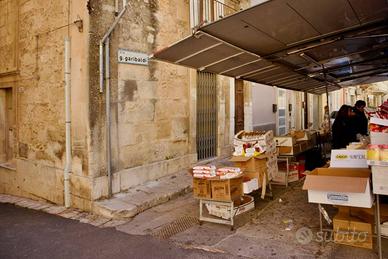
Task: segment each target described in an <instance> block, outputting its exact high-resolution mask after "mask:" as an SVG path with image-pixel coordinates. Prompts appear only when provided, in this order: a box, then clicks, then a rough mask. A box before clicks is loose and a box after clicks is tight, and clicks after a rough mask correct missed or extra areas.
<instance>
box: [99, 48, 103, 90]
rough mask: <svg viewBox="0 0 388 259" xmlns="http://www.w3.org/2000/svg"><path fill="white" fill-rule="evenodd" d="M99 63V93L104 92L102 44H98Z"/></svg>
mask: <svg viewBox="0 0 388 259" xmlns="http://www.w3.org/2000/svg"><path fill="white" fill-rule="evenodd" d="M99 63H100V93H103V92H104V42H103V41H101V42H100V55H99Z"/></svg>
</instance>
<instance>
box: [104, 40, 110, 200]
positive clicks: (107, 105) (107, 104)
mask: <svg viewBox="0 0 388 259" xmlns="http://www.w3.org/2000/svg"><path fill="white" fill-rule="evenodd" d="M109 61H110V59H109V37H108V38H107V39H106V41H105V89H106V92H105V113H106V122H105V123H106V159H107V171H108V179H109V181H108V195H109V197H110V196H111V195H112V172H111V138H110V128H111V121H110V69H109Z"/></svg>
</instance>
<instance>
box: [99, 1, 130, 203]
mask: <svg viewBox="0 0 388 259" xmlns="http://www.w3.org/2000/svg"><path fill="white" fill-rule="evenodd" d="M123 3H124V2H123ZM127 6H128V4H127V3H125V5H124V7H123V9H122V10H121V12H120V13H119V15H118V16H117V17H116V19H115V21H114V22H113V24H112V25H111V27H110V28H109V29H108V31H107V32H106V33H105V35H104V37H102V39H101V41H100V46H99V55H100V56H99V62H100V64H99V65H100V93H102V92H103V91H104V56H103V55H104V45H105V80H106V81H105V83H106V96H105V97H106V99H105V104H106V105H105V112H106V122H105V127H106V130H105V131H106V160H107V161H106V167H107V174H108V196H109V197H111V196H112V172H111V137H110V129H111V121H110V86H109V85H110V82H109V81H110V80H109V79H110V71H109V64H110V56H109V37H110V35H111V33H112V31H113V30H114V28H115V27H116V26H117V24H118V23H119V21H120V19H121V17H122V16H123V15H124V13H125V11H126V10H127Z"/></svg>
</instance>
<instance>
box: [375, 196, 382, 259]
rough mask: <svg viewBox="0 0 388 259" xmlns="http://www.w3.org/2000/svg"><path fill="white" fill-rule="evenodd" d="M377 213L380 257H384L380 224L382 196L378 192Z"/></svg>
mask: <svg viewBox="0 0 388 259" xmlns="http://www.w3.org/2000/svg"><path fill="white" fill-rule="evenodd" d="M376 210H377V211H376V213H377V222H376V223H377V249H378V253H379V258H380V259H382V258H383V252H382V250H381V224H380V222H381V221H380V196H379V195H378V194H376Z"/></svg>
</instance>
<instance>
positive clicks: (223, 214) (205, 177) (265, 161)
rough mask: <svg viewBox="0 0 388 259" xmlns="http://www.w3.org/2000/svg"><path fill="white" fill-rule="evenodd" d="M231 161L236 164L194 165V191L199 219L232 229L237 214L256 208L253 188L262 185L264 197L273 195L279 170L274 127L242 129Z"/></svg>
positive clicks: (262, 195)
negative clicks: (231, 165)
mask: <svg viewBox="0 0 388 259" xmlns="http://www.w3.org/2000/svg"><path fill="white" fill-rule="evenodd" d="M230 162H232V163H233V164H234V167H220V168H216V167H215V166H214V165H206V166H195V167H193V170H192V176H193V193H194V197H195V198H197V199H198V200H199V212H200V213H199V220H200V222H202V221H207V222H213V223H219V224H226V225H230V226H231V228H232V229H233V226H234V218H235V216H237V215H240V214H242V213H244V212H247V211H249V210H251V209H254V196H253V195H252V193H253V192H255V191H257V190H259V189H261V195H260V197H261V198H262V199H264V197H265V196H266V195H267V196H269V197H271V198H272V190H271V183H270V180H271V179H272V177H273V176H274V175H276V174H277V156H276V146H275V143H274V139H273V133H272V131H267V132H245V131H241V132H239V133H238V134H237V135H236V136H235V139H234V153H233V157H232V158H231V159H230ZM256 193H257V192H256ZM248 194H249V195H248Z"/></svg>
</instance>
